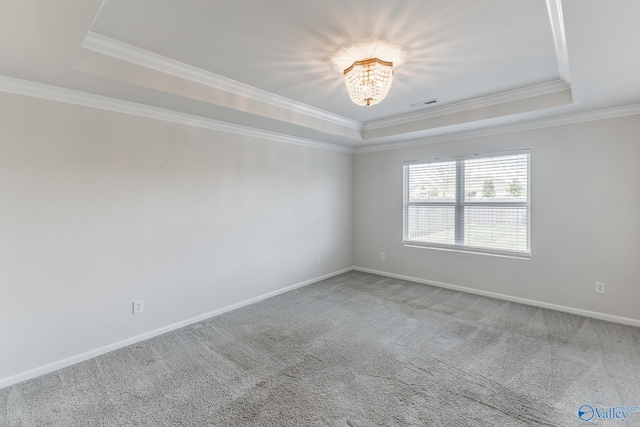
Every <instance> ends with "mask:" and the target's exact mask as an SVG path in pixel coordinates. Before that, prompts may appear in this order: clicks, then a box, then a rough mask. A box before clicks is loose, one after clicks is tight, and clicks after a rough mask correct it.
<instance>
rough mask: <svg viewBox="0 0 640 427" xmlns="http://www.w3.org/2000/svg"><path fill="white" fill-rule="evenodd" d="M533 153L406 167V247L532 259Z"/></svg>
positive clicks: (417, 163) (511, 153)
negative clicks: (531, 188)
mask: <svg viewBox="0 0 640 427" xmlns="http://www.w3.org/2000/svg"><path fill="white" fill-rule="evenodd" d="M529 163H530V152H529V150H526V151H517V152H509V153H500V154H491V155H486V156H479V155H476V156H473V157H469V158H462V159H455V160H448V161H440V160H438V161H433V162H410V163H405V165H404V227H403V229H404V232H403V233H404V236H403V241H404V244H405V245H409V246H423V247H428V248H440V249H454V250H459V251H466V252H480V253H487V254H493V255H504V256H512V257H518V258H530V257H531V243H530V232H529V218H530V205H529V197H530V196H529V195H530V188H529Z"/></svg>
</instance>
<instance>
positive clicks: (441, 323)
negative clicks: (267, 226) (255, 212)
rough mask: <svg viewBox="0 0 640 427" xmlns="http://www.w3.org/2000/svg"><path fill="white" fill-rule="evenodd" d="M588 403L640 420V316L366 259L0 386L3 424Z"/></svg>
mask: <svg viewBox="0 0 640 427" xmlns="http://www.w3.org/2000/svg"><path fill="white" fill-rule="evenodd" d="M583 405H588V406H583ZM622 406H624V408H621V407H622ZM636 407H637V408H636ZM589 408H591V409H589ZM609 408H613V411H610V410H609ZM636 409H637V411H636ZM616 410H617V412H616ZM616 414H619V416H618V417H617V418H616ZM607 415H609V416H607ZM623 416H624V421H623V420H622V417H623ZM580 417H582V420H581V419H580ZM587 418H589V420H588V421H587V425H589V426H591V425H594V426H600V425H601V426H614V425H621V426H638V425H640V328H634V327H630V326H624V325H619V324H614V323H609V322H604V321H599V320H594V319H588V318H585V317H580V316H575V315H571V314H566V313H560V312H556V311H551V310H546V309H541V308H535V307H530V306H526V305H521V304H515V303H510V302H505V301H500V300H496V299H491V298H485V297H480V296H476V295H470V294H466V293H461V292H454V291H449V290H445V289H440V288H436V287H431V286H426V285H422V284H417V283H412V282H407V281H401V280H396V279H391V278H385V277H381V276H376V275H373V274H366V273H361V272H349V273H345V274H342V275H340V276H336V277H333V278H331V279H328V280H325V281H322V282H319V283H316V284H313V285H309V286H306V287H304V288H301V289H298V290H295V291H291V292H288V293H285V294H282V295H279V296H277V297H274V298H271V299H268V300H265V301H262V302H259V303H256V304H253V305H250V306H247V307H244V308H241V309H238V310H235V311H233V312H229V313H226V314H223V315H220V316H218V317H215V318H212V319H209V320H206V321H203V322H200V323H197V324H194V325H191V326H188V327H185V328H182V329H179V330H176V331H174V332H171V333H167V334H164V335H161V336H158V337H156V338H153V339H150V340H147V341H144V342H141V343H138V344H135V345H132V346H129V347H126V348H123V349H120V350H117V351H114V352H111V353H108V354H105V355H103V356H100V357H97V358H95V359H91V360H88V361H86V362H83V363H79V364H77V365H74V366H71V367H69V368H65V369H62V370H59V371H57V372H54V373H51V374H48V375H44V376H41V377H38V378H35V379H33V380H30V381H26V382H23V383H20V384H16V385H14V386H11V387H7V388H4V389H2V390H0V425H1V426H45V425H51V426H129V425H131V426H343V427H345V426H346V427H365V426H492V425H494V426H536V425H543V426H572V425H576V426H577V425H585V422H584V421H583V420H586V419H587ZM622 422H624V423H623V424H621V423H622Z"/></svg>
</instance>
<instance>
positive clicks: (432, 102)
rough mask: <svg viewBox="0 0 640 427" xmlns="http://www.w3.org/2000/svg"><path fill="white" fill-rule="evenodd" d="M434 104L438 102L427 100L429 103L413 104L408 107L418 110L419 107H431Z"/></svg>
mask: <svg viewBox="0 0 640 427" xmlns="http://www.w3.org/2000/svg"><path fill="white" fill-rule="evenodd" d="M436 102H438V100H437V99H432V100H429V101H422V102H416V103H415V104H411V105H410V107H411V108H420V107H425V106H427V105H433V104H435V103H436Z"/></svg>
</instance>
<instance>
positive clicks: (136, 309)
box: [133, 299, 144, 314]
mask: <svg viewBox="0 0 640 427" xmlns="http://www.w3.org/2000/svg"><path fill="white" fill-rule="evenodd" d="M143 309H144V301H143V300H141V299H139V300H138V301H134V302H133V314H139V313H142V310H143Z"/></svg>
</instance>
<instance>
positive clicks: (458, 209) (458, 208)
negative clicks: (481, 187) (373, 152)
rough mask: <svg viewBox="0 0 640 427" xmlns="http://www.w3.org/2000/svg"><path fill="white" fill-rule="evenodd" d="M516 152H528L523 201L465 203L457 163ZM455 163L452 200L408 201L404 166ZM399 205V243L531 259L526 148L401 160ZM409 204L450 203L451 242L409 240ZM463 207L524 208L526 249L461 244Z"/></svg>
mask: <svg viewBox="0 0 640 427" xmlns="http://www.w3.org/2000/svg"><path fill="white" fill-rule="evenodd" d="M517 154H528V155H529V158H528V162H527V200H526V201H525V202H465V200H464V195H465V191H464V168H461V167H460V166H461V164H463V162H464V161H465V160H470V159H477V158H487V157H500V156H509V155H517ZM453 161H455V162H456V200H455V201H453V202H443V201H434V202H426V201H420V202H410V201H409V191H408V190H409V182H408V180H409V177H408V174H407V166H410V165H414V164H425V163H440V162H453ZM402 198H403V206H402V211H403V212H402V215H403V220H402V242H403V244H404V246H406V247H415V248H426V249H437V250H447V251H455V252H466V253H473V254H481V255H493V256H502V257H508V258H517V259H524V260H530V259H531V150H530V149H522V150H510V151H500V152H495V153H482V154H474V155H469V156H460V157H453V158H451V157H449V158H435V159H431V160H412V161H406V162H404V163H403V196H402ZM409 206H451V207H454V208H455V222H456V225H455V241H456V243H455V244H446V243H432V242H421V241H416V240H411V239H408V238H407V235H408V230H407V228H408V224H409V220H408V219H409V218H408V216H409V209H408V207H409ZM465 206H489V207H491V206H495V207H525V208H526V212H527V236H526V237H527V248H529V251H515V250H500V249H490V248H483V247H474V246H470V245H465V244H463V243H462V239H463V237H461V236H463V235H464V225H463V224H464V221H463V217H464V214H463V213H462V212H463V211H464V207H465Z"/></svg>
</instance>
